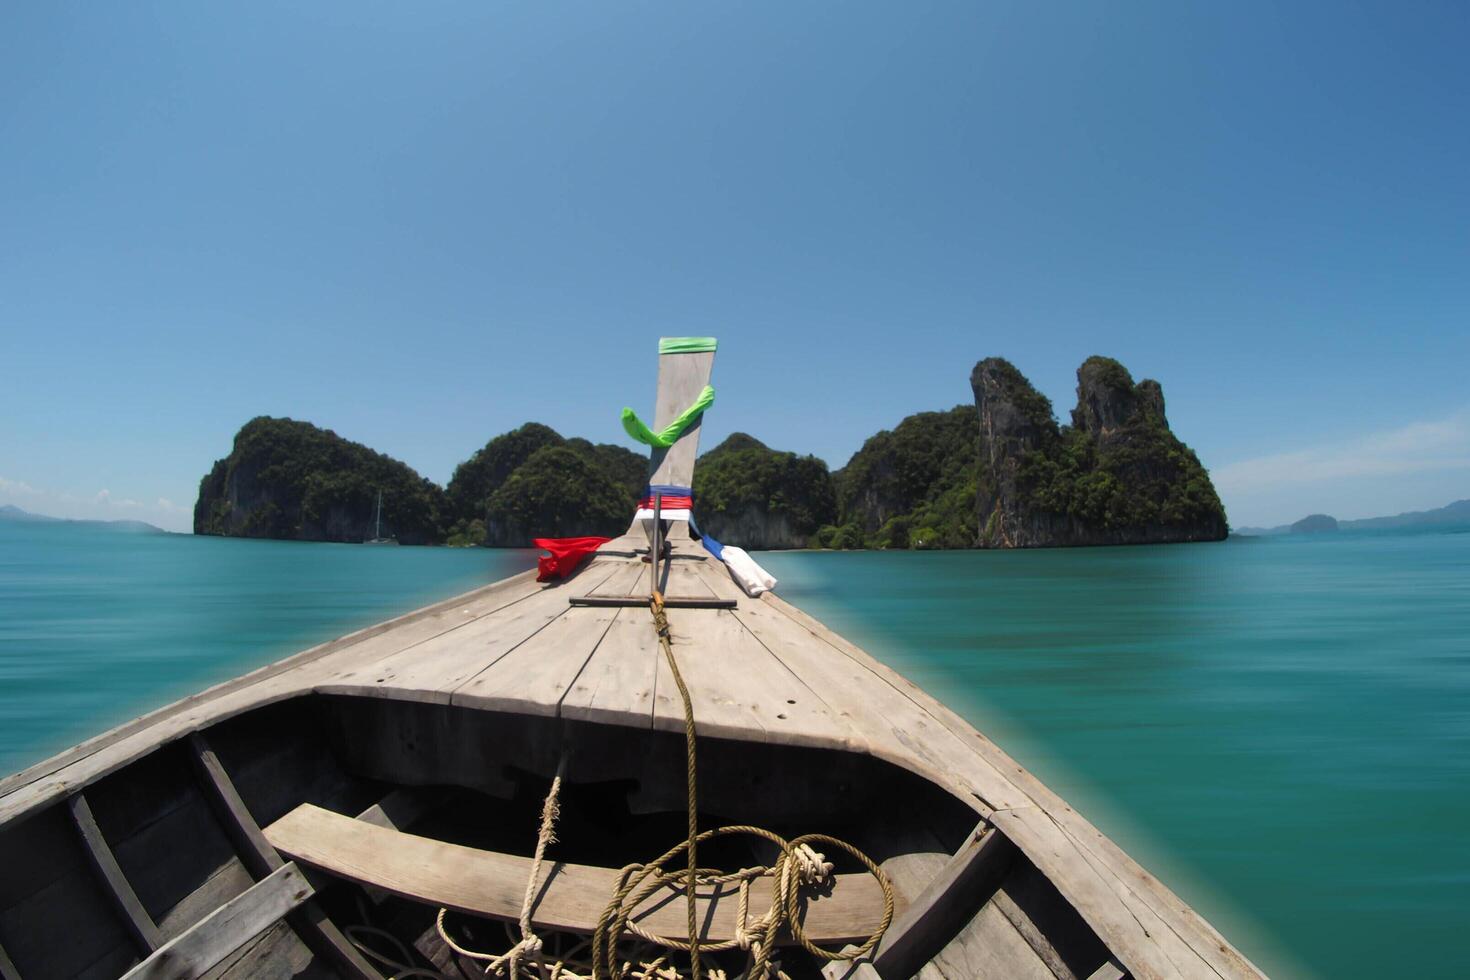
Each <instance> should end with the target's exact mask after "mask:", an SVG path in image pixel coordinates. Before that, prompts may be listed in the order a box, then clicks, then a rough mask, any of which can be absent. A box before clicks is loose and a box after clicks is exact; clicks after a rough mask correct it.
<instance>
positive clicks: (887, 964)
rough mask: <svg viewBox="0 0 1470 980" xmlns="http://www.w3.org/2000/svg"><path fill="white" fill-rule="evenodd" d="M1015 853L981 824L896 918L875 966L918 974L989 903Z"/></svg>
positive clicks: (876, 952) (877, 951) (896, 973)
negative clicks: (981, 826)
mask: <svg viewBox="0 0 1470 980" xmlns="http://www.w3.org/2000/svg"><path fill="white" fill-rule="evenodd" d="M1014 856H1015V845H1014V844H1012V843H1011V842H1010V841H1009V840H1007V839H1006V838H1005V837H1003V836H1002V835H1001V834H1000V833H999V832H998V831H996V830H994V829H993V828H977V829H976V832H975V833H973V834H971V836H970V838H969V839H968V840H967V841H966V842H965V845H964V846H963V847H961V848H960V850H959V851H958V852H957V853H956V854H955V855H954V857H952V858H951V859H950V860H949V862H948V863H947V864H945V866H944V868H943V869H942V870H941V871H940V872H939V874H938V875H937V876H936V877H935V878H934V880H933V881H931V882H930V883H929V885H928V887H926V888H925V889H924V891H923V892H922V893H921V894H920V895H919V896H918V897H917V898H915V899H914V901H913V904H911V905H910V906H909V907H908V909H907V910H906V911H905V912H904V914H903V915H901V916H898V917H896V918H895V919H894V920H893V924H892V925H891V926H889V928H888V932H887V933H886V934H885V935H884V937H883V940H882V942H881V943H880V944H879V945H878V948H877V949H875V950H874V951H873V955H872V956H871V959H872V960H873V966H874V967H876V968H877V970H878V972H879V973H880V974H882V975H883V976H885V977H907V976H911V975H913V974H914V973H916V972H918V970H919V968H920V967H921V966H923V965H924V964H925V963H927V962H928V961H929V960H931V959H933V958H934V956H935V955H936V954H937V953H938V952H939V951H940V950H942V949H944V948H945V947H946V946H947V945H949V941H950V939H951V938H952V937H954V936H955V935H956V934H957V933H959V932H960V931H961V930H962V929H963V927H964V925H965V923H966V922H968V921H969V920H970V919H971V918H973V917H974V915H975V914H976V912H977V911H978V910H979V909H980V908H981V906H983V905H985V904H986V903H987V902H988V900H989V898H990V896H991V894H992V893H993V892H994V891H995V890H996V888H998V887H999V886H1000V882H1001V879H1002V878H1003V877H1004V876H1005V874H1006V872H1007V871H1008V870H1010V864H1011V860H1012V859H1013V857H1014ZM1028 950H1029V947H1028Z"/></svg>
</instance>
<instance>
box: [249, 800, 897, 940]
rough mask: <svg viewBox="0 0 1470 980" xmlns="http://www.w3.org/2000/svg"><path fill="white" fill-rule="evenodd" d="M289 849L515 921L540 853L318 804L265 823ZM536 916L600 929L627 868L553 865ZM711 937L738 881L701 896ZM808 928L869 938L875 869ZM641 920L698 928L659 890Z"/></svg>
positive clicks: (335, 868) (330, 869)
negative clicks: (370, 819)
mask: <svg viewBox="0 0 1470 980" xmlns="http://www.w3.org/2000/svg"><path fill="white" fill-rule="evenodd" d="M265 836H266V839H267V840H269V841H270V842H271V844H273V845H274V846H275V847H276V849H277V850H279V851H280V852H281V853H282V854H286V855H289V856H290V857H292V858H294V859H295V860H296V861H298V862H300V863H302V864H305V865H308V866H310V867H313V868H319V869H321V870H322V871H325V872H327V873H329V874H332V875H335V876H337V877H340V878H346V879H348V880H351V881H355V882H357V883H358V884H361V885H365V886H368V887H371V888H376V889H381V890H383V891H387V892H392V893H393V894H395V895H400V896H402V897H404V898H408V899H412V900H413V901H417V902H423V903H425V904H428V905H440V906H444V907H447V908H451V909H456V910H458V911H460V912H466V913H468V914H470V915H477V916H485V917H487V918H492V919H504V920H509V921H514V920H516V919H517V918H519V916H520V912H521V900H522V898H523V896H524V895H525V890H526V878H527V876H528V875H530V873H531V859H530V858H525V857H518V856H516V855H513V854H501V853H498V852H495V851H482V850H478V849H476V848H473V847H464V846H461V845H458V844H448V843H445V842H444V841H437V840H431V839H430V838H427V837H418V836H415V835H413V834H405V833H401V832H399V831H396V830H392V829H389V828H385V827H378V826H374V825H373V824H370V823H367V822H365V821H362V820H356V819H353V818H352V817H348V816H344V815H343V814H340V813H333V812H332V811H330V810H323V809H322V808H320V807H317V806H313V805H311V804H309V803H303V804H302V805H301V806H299V807H297V808H296V809H295V810H292V811H291V812H290V813H288V814H286V815H285V816H284V817H282V818H281V819H280V820H278V821H276V822H275V823H274V824H271V825H270V826H269V827H267V828H266V829H265ZM541 876H542V882H541V886H540V889H539V894H538V896H537V900H536V906H535V909H534V910H533V911H532V914H531V919H532V921H533V922H534V923H535V924H536V925H537V926H539V927H542V928H548V929H558V930H564V931H567V932H575V933H583V934H590V933H592V932H593V931H594V930H595V929H596V928H597V920H598V918H599V917H600V916H601V915H602V911H603V909H604V908H605V907H606V905H607V902H608V900H609V899H610V898H611V897H612V894H613V889H614V884H615V883H616V880H617V876H618V872H617V871H616V870H614V869H612V868H599V867H592V866H589V865H581V864H564V863H560V862H553V861H547V862H546V863H545V864H543V865H542V871H541ZM771 887H772V882H771V879H770V878H762V879H757V880H756V881H755V882H753V883H752V885H751V896H750V915H751V918H752V919H754V918H756V917H758V916H760V915H761V914H763V913H764V912H765V910H766V909H767V908H768V907H769V905H770V901H771ZM699 903H700V910H699V921H700V922H701V923H703V927H702V928H701V932H700V938H701V940H702V941H709V942H717V941H721V940H725V939H733V938H734V937H735V917H736V914H737V909H738V892H737V889H736V887H735V886H734V885H727V886H723V887H722V888H721V889H720V890H719V891H718V892H716V891H715V890H714V889H711V891H710V893H708V894H706V893H703V892H701V893H700V895H699ZM805 904H806V909H805V914H804V916H803V926H804V928H805V929H806V933H807V936H808V938H810V939H811V940H812V941H813V942H816V943H822V944H841V943H847V942H854V941H861V940H864V939H866V938H867V937H868V936H869V935H871V934H872V932H873V931H874V930H875V929H877V927H878V924H879V922H880V921H881V919H882V915H883V894H882V891H881V890H880V889H879V886H878V883H877V882H876V881H875V880H874V879H873V878H872V877H871V876H869V875H867V874H844V875H837V876H836V878H835V880H834V882H833V885H832V887H831V889H830V893H829V894H825V895H820V894H819V895H812V896H811V897H810V898H809V899H808V900H807V901H806V903H805ZM635 921H636V922H637V923H638V924H639V925H640V926H641V927H642V928H644V929H647V930H649V931H651V932H654V933H656V934H658V935H663V936H668V937H670V938H676V939H684V938H686V937H687V934H688V928H687V925H686V922H687V920H686V915H685V908H684V898H683V895H682V894H680V893H678V892H675V891H674V890H672V889H668V890H663V891H659V892H655V893H654V894H653V895H652V896H650V897H649V899H648V900H647V901H645V902H644V904H643V905H642V906H640V909H639V913H638V914H637V915H636V916H635Z"/></svg>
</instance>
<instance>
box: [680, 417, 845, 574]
mask: <svg viewBox="0 0 1470 980" xmlns="http://www.w3.org/2000/svg"><path fill="white" fill-rule="evenodd" d="M836 516H837V495H836V492H835V488H834V487H833V483H832V476H831V474H830V473H828V472H827V464H826V463H824V462H822V461H821V460H820V459H817V458H816V457H815V456H798V455H797V454H795V453H786V452H778V451H777V450H774V449H771V448H769V447H768V446H766V445H765V443H763V442H761V441H760V440H759V439H756V438H754V437H753V436H749V435H746V434H745V433H743V432H737V433H735V434H733V435H731V436H730V437H729V438H728V439H726V440H725V441H724V442H722V443H720V444H719V445H718V446H716V447H715V448H714V449H711V450H710V451H709V452H707V453H705V454H704V455H703V456H701V457H700V458H699V464H698V465H697V466H696V467H695V468H694V517H695V520H696V521H697V522H698V524H699V527H700V529H701V530H702V531H704V532H705V533H706V534H709V535H710V536H712V537H714V538H715V539H717V540H719V541H724V542H728V543H730V544H735V545H739V546H741V547H748V548H761V549H772V548H804V547H806V546H807V544H808V543H809V542H810V541H811V539H812V536H813V535H814V534H816V533H817V530H818V529H819V528H821V527H822V526H823V525H824V524H830V523H831V522H832V520H833V519H834V518H835V517H836Z"/></svg>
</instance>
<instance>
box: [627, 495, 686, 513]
mask: <svg viewBox="0 0 1470 980" xmlns="http://www.w3.org/2000/svg"><path fill="white" fill-rule="evenodd" d="M638 509H639V510H653V498H652V497H644V498H643V499H642V500H640V501H638ZM659 509H661V510H693V509H694V498H693V497H687V496H686V497H670V496H665V497H664V498H663V500H662V501H661V502H660V503H659Z"/></svg>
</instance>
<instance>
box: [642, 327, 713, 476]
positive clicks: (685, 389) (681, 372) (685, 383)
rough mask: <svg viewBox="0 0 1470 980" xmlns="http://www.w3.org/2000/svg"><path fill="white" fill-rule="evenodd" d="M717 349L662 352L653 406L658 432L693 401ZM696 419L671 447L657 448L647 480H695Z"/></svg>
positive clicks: (702, 384) (710, 366) (650, 464)
mask: <svg viewBox="0 0 1470 980" xmlns="http://www.w3.org/2000/svg"><path fill="white" fill-rule="evenodd" d="M714 364H715V352H714V351H702V352H700V353H697V354H662V355H660V356H659V359H658V394H657V395H656V396H655V398H656V400H655V403H654V409H653V425H652V427H651V428H652V429H653V430H654V431H655V432H657V431H658V430H660V429H662V428H663V427H664V426H666V425H668V424H669V423H670V422H672V421H674V419H675V418H677V417H678V415H679V414H680V413H681V412H683V411H684V409H686V408H688V407H689V406H690V405H692V404H693V403H694V400H695V399H696V398H698V397H699V393H700V392H701V391H703V390H704V386H705V385H707V384H709V380H710V373H711V372H712V371H713V370H714ZM702 421H703V419H700V420H699V421H696V422H695V423H694V424H693V425H692V426H690V427H689V429H688V430H687V431H686V432H685V433H684V436H683V437H682V438H681V439H680V440H679V441H678V442H676V443H674V444H673V445H672V446H670V447H669V448H668V449H663V450H660V449H655V450H654V451H653V453H652V457H651V459H650V460H649V467H648V473H649V475H648V482H649V483H659V484H665V485H672V486H676V487H687V486H690V485H692V483H693V482H694V460H695V459H696V458H697V457H698V456H699V430H700V423H701V422H702Z"/></svg>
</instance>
